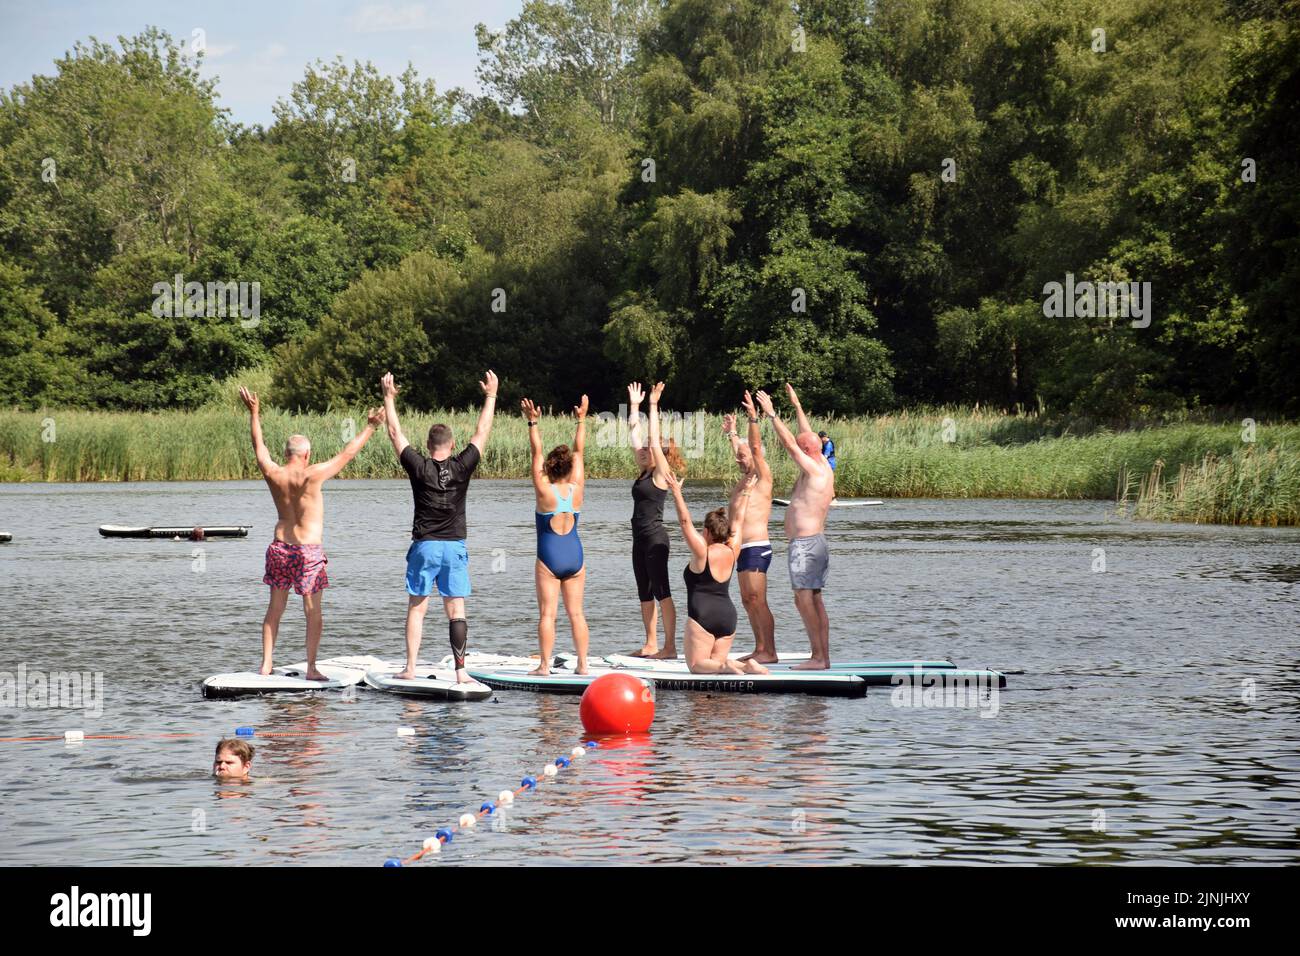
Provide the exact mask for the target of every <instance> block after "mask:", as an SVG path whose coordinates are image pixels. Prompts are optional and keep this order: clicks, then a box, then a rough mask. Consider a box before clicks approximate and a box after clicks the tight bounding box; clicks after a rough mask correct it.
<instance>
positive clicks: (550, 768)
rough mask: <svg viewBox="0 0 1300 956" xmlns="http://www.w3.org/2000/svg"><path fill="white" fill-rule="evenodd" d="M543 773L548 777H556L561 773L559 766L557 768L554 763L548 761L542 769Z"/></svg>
mask: <svg viewBox="0 0 1300 956" xmlns="http://www.w3.org/2000/svg"><path fill="white" fill-rule="evenodd" d="M542 773H544V774H545V775H546V776H548V777H554V776H555V775H556V774H557V773H559V768H557V767H556V766H555V764H553V763H548V764H547V765H546V767H545V768H544V769H543V770H542Z"/></svg>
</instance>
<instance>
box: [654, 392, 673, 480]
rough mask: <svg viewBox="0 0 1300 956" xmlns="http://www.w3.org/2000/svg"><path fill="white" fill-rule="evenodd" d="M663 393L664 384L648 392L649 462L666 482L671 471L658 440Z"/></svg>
mask: <svg viewBox="0 0 1300 956" xmlns="http://www.w3.org/2000/svg"><path fill="white" fill-rule="evenodd" d="M663 393H664V383H663V382H657V383H655V387H654V388H652V389H651V390H650V455H651V458H650V460H651V461H652V462H654V469H655V474H657V475H658V476H659V477H660V478H661V479H662V480H664V481H667V480H668V475H669V474H670V473H671V472H672V469H671V468H670V467H668V458H667V457H666V456H665V455H664V449H663V444H662V443H661V441H660V439H659V396H661V395H662V394H663Z"/></svg>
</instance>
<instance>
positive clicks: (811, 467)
mask: <svg viewBox="0 0 1300 956" xmlns="http://www.w3.org/2000/svg"><path fill="white" fill-rule="evenodd" d="M758 404H759V406H760V407H761V408H762V409H763V414H765V415H766V416H767V417H768V418H770V419H772V428H773V429H775V430H776V437H777V438H779V439H780V440H781V444H782V445H784V446H785V450H786V451H787V452H788V453H789V455H790V457H791V458H793V459H794V462H795V464H796V465H798V466H799V468H800V469H801V470H802V471H804V472H805V473H807V474H809V475H815V474H817V473H818V471H819V468H818V466H817V462H815V461H813V460H812V459H811V458H810V457H808V455H806V454H805V453H804V450H803V449H802V448H800V447H799V443H798V442H796V441H795V440H794V435H793V434H792V433H791V432H790V429H788V428H786V426H785V422H783V421H781V417H780V416H779V415H777V413H776V409H774V408H773V407H772V396H770V395H768V394H767V392H764V391H761V390H760V391H759V393H758Z"/></svg>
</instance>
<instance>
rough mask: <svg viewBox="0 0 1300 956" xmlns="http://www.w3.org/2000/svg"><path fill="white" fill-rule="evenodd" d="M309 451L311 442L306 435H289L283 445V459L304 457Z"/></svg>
mask: <svg viewBox="0 0 1300 956" xmlns="http://www.w3.org/2000/svg"><path fill="white" fill-rule="evenodd" d="M309 451H311V441H310V440H309V439H308V438H307V436H306V435H290V436H289V438H288V440H287V441H285V443H284V457H285V458H292V457H294V456H295V455H305V454H307V453H308V452H309Z"/></svg>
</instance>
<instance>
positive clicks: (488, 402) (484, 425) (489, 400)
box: [469, 369, 498, 455]
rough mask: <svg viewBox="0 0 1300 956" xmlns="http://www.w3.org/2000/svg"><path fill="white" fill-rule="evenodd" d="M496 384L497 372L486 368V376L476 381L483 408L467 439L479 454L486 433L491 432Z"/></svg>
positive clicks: (484, 445)
mask: <svg viewBox="0 0 1300 956" xmlns="http://www.w3.org/2000/svg"><path fill="white" fill-rule="evenodd" d="M497 385H498V383H497V373H496V372H494V371H492V370H491V369H488V373H487V377H486V378H484V379H483V381H481V382H479V383H478V387H479V388H481V389H483V396H484V398H483V410H482V411H481V412H479V413H478V425H477V426H476V427H475V429H474V434H473V436H471V438H470V440H469V441H470V444H471V445H473V446H474V447H476V448H477V449H478V451H479V454H480V455H482V454H483V450H484V449H485V448H486V447H487V440H488V435H490V434H492V416H493V415H494V414H496V408H497Z"/></svg>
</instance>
